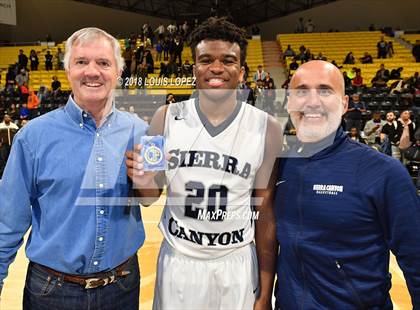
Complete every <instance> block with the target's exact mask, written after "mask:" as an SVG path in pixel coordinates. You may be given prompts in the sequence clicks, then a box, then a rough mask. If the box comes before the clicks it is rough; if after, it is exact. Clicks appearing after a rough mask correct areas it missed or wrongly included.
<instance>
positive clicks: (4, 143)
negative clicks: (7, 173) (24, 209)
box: [0, 114, 19, 199]
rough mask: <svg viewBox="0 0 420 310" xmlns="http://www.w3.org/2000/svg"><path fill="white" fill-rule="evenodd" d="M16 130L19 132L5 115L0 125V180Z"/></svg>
mask: <svg viewBox="0 0 420 310" xmlns="http://www.w3.org/2000/svg"><path fill="white" fill-rule="evenodd" d="M3 130H4V132H5V134H4V138H3V135H2V134H1V132H3ZM17 130H19V127H18V126H17V125H16V124H15V123H13V122H12V119H11V117H10V116H9V115H8V114H5V115H4V117H3V122H2V123H0V179H1V178H2V175H3V171H4V167H5V166H6V163H7V160H8V158H9V154H10V150H11V144H12V141H13V136H14V134H15V133H16V131H17ZM9 137H10V139H9ZM3 199H4V198H3Z"/></svg>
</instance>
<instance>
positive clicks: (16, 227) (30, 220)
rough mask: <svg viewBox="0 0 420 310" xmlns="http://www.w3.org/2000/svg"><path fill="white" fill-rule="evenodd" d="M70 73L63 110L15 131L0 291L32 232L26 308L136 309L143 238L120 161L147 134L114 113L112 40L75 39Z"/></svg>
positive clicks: (0, 227) (81, 35)
mask: <svg viewBox="0 0 420 310" xmlns="http://www.w3.org/2000/svg"><path fill="white" fill-rule="evenodd" d="M64 66H65V69H66V72H67V77H68V80H69V81H70V84H71V87H72V91H73V92H72V95H71V96H70V97H69V99H68V102H67V104H66V106H65V107H64V108H62V109H57V110H55V111H52V112H50V113H47V114H45V115H43V116H40V117H38V118H36V119H34V120H32V121H31V122H30V123H29V124H27V125H26V126H25V127H24V128H23V129H21V130H20V131H19V133H18V134H17V135H16V137H15V141H14V144H13V147H12V151H11V154H10V157H9V161H8V163H7V166H6V168H5V172H4V175H3V180H2V181H1V183H0V197H1V198H0V287H1V286H2V285H3V280H4V279H5V278H6V276H7V271H8V267H9V265H10V263H11V262H12V261H13V260H14V258H15V256H16V252H17V250H18V248H19V247H20V246H21V245H22V243H23V236H24V235H25V233H26V232H27V231H28V229H29V228H30V227H31V226H32V229H31V232H30V234H29V238H28V241H27V246H26V255H27V257H28V258H29V261H30V263H29V266H28V272H27V277H26V285H25V291H24V300H23V308H24V309H32V310H33V309H138V305H139V285H140V279H139V277H140V276H139V268H138V260H137V257H136V253H137V250H138V249H139V247H140V246H141V245H142V244H143V242H144V237H145V235H144V228H143V223H142V220H141V214H140V209H139V208H138V206H137V207H130V201H131V198H130V196H131V195H132V193H131V192H132V190H131V189H132V186H131V182H130V181H129V179H128V178H127V172H126V166H125V162H124V161H125V151H126V150H127V148H132V145H133V144H134V142H135V141H137V140H139V138H140V136H142V135H143V134H144V133H145V131H146V129H147V125H146V124H145V123H144V122H143V121H142V120H141V119H139V118H138V117H137V116H134V115H132V114H129V113H126V112H121V111H118V110H117V109H115V106H114V101H113V99H114V89H115V87H116V85H117V79H118V77H119V76H120V74H121V72H122V69H123V59H122V58H121V55H120V46H119V44H118V41H117V40H116V39H115V38H114V37H112V36H111V35H110V34H108V33H106V32H105V31H103V30H101V29H98V28H84V29H81V30H79V31H76V32H75V33H74V34H73V35H72V36H70V38H69V39H68V40H67V42H66V51H65V57H64ZM137 143H138V142H137ZM140 195H141V193H140Z"/></svg>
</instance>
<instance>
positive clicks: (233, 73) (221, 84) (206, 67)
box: [193, 40, 244, 101]
mask: <svg viewBox="0 0 420 310" xmlns="http://www.w3.org/2000/svg"><path fill="white" fill-rule="evenodd" d="M240 52H241V51H240V48H239V45H238V44H237V43H231V42H227V41H222V40H203V41H201V42H200V43H199V44H198V45H197V47H196V51H195V55H196V59H195V65H194V69H193V70H194V75H195V77H196V83H197V88H198V89H200V90H202V91H201V93H202V94H204V95H205V96H206V97H207V98H208V99H211V100H213V101H215V100H220V99H224V98H227V97H229V96H231V95H232V94H233V93H234V90H235V89H236V87H237V85H238V83H239V82H240V80H241V79H242V77H243V74H244V68H243V67H241V64H240V54H241V53H240ZM227 90H229V91H227Z"/></svg>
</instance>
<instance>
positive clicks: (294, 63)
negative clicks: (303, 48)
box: [289, 59, 299, 70]
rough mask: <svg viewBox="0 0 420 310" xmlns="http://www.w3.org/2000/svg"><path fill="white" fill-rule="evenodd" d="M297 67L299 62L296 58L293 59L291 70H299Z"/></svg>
mask: <svg viewBox="0 0 420 310" xmlns="http://www.w3.org/2000/svg"><path fill="white" fill-rule="evenodd" d="M297 68H299V64H298V63H297V61H296V59H293V61H292V62H291V63H290V65H289V70H297Z"/></svg>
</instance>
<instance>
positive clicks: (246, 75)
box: [243, 62, 249, 82]
mask: <svg viewBox="0 0 420 310" xmlns="http://www.w3.org/2000/svg"><path fill="white" fill-rule="evenodd" d="M248 76H249V67H248V64H247V63H246V62H244V76H243V79H244V81H245V82H246V81H247V80H248Z"/></svg>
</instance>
